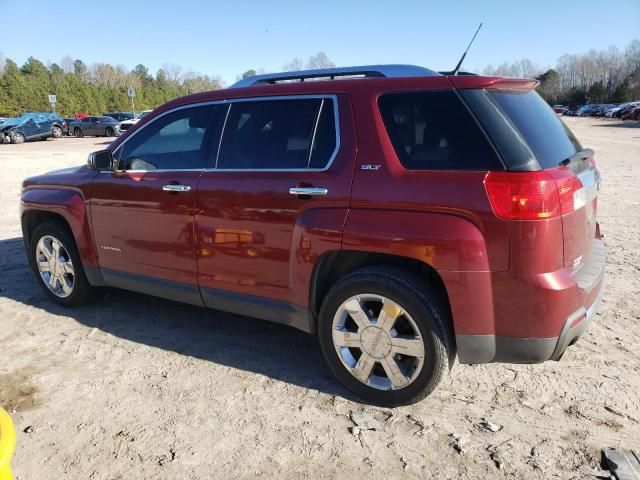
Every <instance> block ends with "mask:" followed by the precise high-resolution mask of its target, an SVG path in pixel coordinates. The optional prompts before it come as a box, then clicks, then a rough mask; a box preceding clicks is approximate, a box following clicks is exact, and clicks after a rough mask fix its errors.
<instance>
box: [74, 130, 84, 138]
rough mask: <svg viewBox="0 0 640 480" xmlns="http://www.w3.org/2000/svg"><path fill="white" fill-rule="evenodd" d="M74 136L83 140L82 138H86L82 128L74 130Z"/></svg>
mask: <svg viewBox="0 0 640 480" xmlns="http://www.w3.org/2000/svg"><path fill="white" fill-rule="evenodd" d="M73 135H74V136H75V137H76V138H82V137H84V133H82V130H81V129H80V128H78V127H76V128H74V129H73Z"/></svg>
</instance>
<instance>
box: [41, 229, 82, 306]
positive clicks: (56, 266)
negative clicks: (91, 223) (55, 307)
mask: <svg viewBox="0 0 640 480" xmlns="http://www.w3.org/2000/svg"><path fill="white" fill-rule="evenodd" d="M36 265H37V266H38V272H39V273H40V278H41V279H42V282H43V283H44V284H45V285H46V286H47V288H48V289H49V290H50V291H51V293H53V294H54V295H55V296H57V297H60V298H65V297H68V296H69V295H71V293H73V286H74V283H75V278H76V277H75V272H74V268H73V262H72V261H71V255H69V251H68V250H67V249H66V248H65V246H64V245H63V244H62V242H60V240H58V239H57V238H55V237H52V236H51V235H45V236H43V237H42V238H41V239H40V240H39V241H38V244H37V245H36Z"/></svg>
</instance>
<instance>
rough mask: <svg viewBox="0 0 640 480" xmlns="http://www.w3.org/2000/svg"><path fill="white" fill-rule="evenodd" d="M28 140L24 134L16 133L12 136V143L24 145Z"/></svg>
mask: <svg viewBox="0 0 640 480" xmlns="http://www.w3.org/2000/svg"><path fill="white" fill-rule="evenodd" d="M26 140H27V137H25V136H24V133H20V132H15V133H13V134H12V135H11V143H24V142H25V141H26Z"/></svg>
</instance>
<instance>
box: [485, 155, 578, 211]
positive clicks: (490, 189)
mask: <svg viewBox="0 0 640 480" xmlns="http://www.w3.org/2000/svg"><path fill="white" fill-rule="evenodd" d="M484 185H485V188H486V189H487V195H488V197H489V202H490V203H491V207H492V208H493V211H494V213H495V214H496V215H497V216H498V217H500V218H504V219H508V220H538V219H545V218H553V217H558V216H560V215H564V214H566V213H570V212H572V211H574V210H576V209H577V208H580V207H581V206H583V205H584V202H583V198H584V197H585V192H584V189H583V188H582V184H581V183H580V180H579V179H578V177H576V176H575V174H574V173H573V171H572V170H571V169H569V168H562V167H561V168H552V169H549V170H542V171H536V172H489V173H488V174H487V176H486V177H485V180H484Z"/></svg>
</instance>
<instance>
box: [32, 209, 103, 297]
mask: <svg viewBox="0 0 640 480" xmlns="http://www.w3.org/2000/svg"><path fill="white" fill-rule="evenodd" d="M29 261H30V263H31V266H32V268H33V270H34V271H35V273H36V277H37V279H38V283H39V284H40V287H41V288H42V290H43V291H44V292H45V293H46V294H47V296H48V297H49V298H50V299H51V300H53V301H54V302H55V303H57V304H59V305H62V306H65V307H76V306H79V305H83V304H85V303H88V302H90V301H91V300H93V299H94V298H95V293H96V288H95V287H92V286H91V285H90V284H89V281H88V280H87V277H86V275H85V273H84V269H83V268H82V262H81V261H80V255H79V254H78V249H77V248H76V244H75V241H74V239H73V236H72V235H71V234H70V233H69V231H68V230H67V229H66V228H64V227H62V226H60V225H59V224H58V223H54V222H46V223H43V224H42V225H39V226H38V227H37V228H36V229H35V231H34V232H33V235H32V237H31V244H30V248H29Z"/></svg>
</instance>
